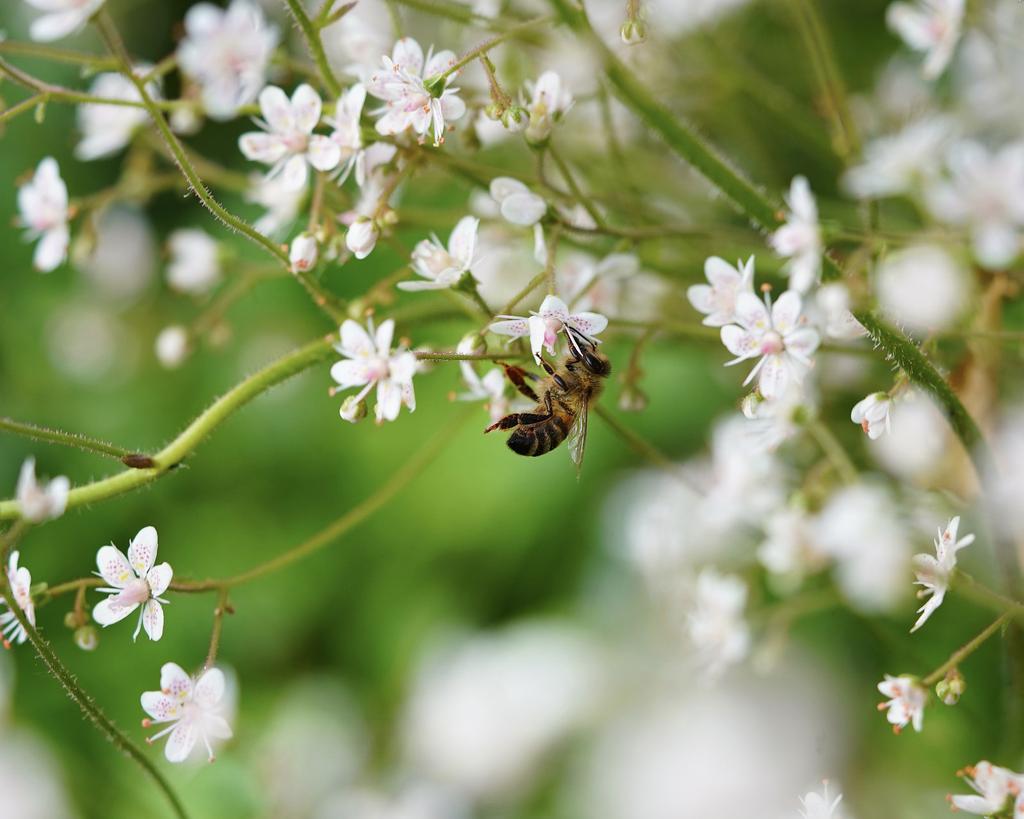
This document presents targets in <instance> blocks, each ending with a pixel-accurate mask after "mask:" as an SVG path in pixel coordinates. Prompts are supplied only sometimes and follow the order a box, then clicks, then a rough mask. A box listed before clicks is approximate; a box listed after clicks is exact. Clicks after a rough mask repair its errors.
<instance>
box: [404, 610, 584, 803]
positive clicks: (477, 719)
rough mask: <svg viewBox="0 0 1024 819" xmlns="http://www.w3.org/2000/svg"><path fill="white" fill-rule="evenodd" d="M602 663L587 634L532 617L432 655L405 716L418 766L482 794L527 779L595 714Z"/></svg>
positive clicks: (496, 793) (502, 791) (506, 790)
mask: <svg viewBox="0 0 1024 819" xmlns="http://www.w3.org/2000/svg"><path fill="white" fill-rule="evenodd" d="M601 680H602V677H601V666H600V660H599V656H598V654H597V652H596V649H595V648H594V646H592V645H591V643H590V642H589V640H588V639H587V638H586V637H585V636H584V635H582V634H580V633H578V632H576V631H575V630H573V629H571V628H569V627H567V626H562V625H559V624H556V623H542V622H538V623H530V624H524V625H519V626H515V627H512V628H508V629H505V630H503V631H501V632H497V633H492V634H487V633H485V634H480V635H477V636H474V637H470V638H468V639H466V640H465V641H463V642H461V643H458V644H455V645H453V646H451V647H450V648H448V649H447V650H442V651H441V652H439V653H435V654H434V655H433V656H429V657H428V658H427V660H426V661H425V662H424V664H423V667H422V669H421V670H420V672H419V674H418V675H417V678H416V681H415V683H414V686H413V691H412V694H411V697H410V701H409V703H408V707H407V711H406V717H405V730H404V734H405V744H406V748H407V751H408V753H409V756H410V758H411V760H412V762H413V763H414V764H415V766H416V768H417V769H418V770H420V771H422V772H424V773H425V774H427V775H428V776H430V777H431V778H432V779H433V780H434V781H436V782H439V783H441V784H445V785H449V786H452V787H454V788H456V789H457V790H459V791H461V792H463V793H465V794H467V795H470V796H474V797H477V798H480V799H485V800H487V799H494V798H499V797H502V796H506V795H508V794H510V793H512V792H515V791H517V790H518V789H520V788H522V787H524V786H525V785H527V784H528V783H529V781H530V779H531V778H532V777H533V776H534V775H535V774H536V773H538V772H539V771H540V770H541V766H542V765H543V762H544V758H545V757H546V755H547V754H548V753H549V752H550V751H552V750H553V749H554V748H555V746H557V745H558V744H559V743H560V742H561V741H562V740H564V739H565V738H566V737H567V736H568V735H569V734H570V733H571V732H572V731H573V729H575V728H576V727H577V726H579V725H580V724H581V722H582V721H583V720H584V719H585V718H586V717H588V716H589V714H590V712H591V711H592V709H593V708H594V706H595V705H596V703H597V698H598V696H599V693H600V683H601Z"/></svg>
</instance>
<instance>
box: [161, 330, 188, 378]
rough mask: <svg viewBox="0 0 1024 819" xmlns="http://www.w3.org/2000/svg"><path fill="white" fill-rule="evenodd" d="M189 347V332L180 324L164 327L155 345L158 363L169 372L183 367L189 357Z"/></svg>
mask: <svg viewBox="0 0 1024 819" xmlns="http://www.w3.org/2000/svg"><path fill="white" fill-rule="evenodd" d="M188 347H189V343H188V330H186V329H185V328H184V327H182V326H181V325H180V324H172V325H170V326H169V327H164V329H163V330H161V331H160V334H159V335H158V336H157V337H156V342H155V343H154V345H153V349H154V351H155V352H156V358H157V361H159V362H160V364H161V365H162V366H164V367H165V368H167V369H168V370H173V369H174V368H175V367H180V366H181V364H182V362H183V361H184V360H185V359H186V357H188V352H189V349H188Z"/></svg>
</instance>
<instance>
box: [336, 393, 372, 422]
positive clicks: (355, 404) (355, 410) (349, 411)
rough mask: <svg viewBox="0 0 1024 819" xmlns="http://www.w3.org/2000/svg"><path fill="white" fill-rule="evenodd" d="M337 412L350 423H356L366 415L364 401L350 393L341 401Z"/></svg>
mask: <svg viewBox="0 0 1024 819" xmlns="http://www.w3.org/2000/svg"><path fill="white" fill-rule="evenodd" d="M339 414H340V415H341V417H342V418H344V419H345V420H346V421H348V422H349V423H350V424H356V423H358V422H359V421H362V420H363V419H364V418H365V417H366V402H365V401H364V400H363V399H362V398H357V397H356V396H354V395H350V396H349V397H348V398H346V399H345V400H344V401H342V402H341V411H340V413H339Z"/></svg>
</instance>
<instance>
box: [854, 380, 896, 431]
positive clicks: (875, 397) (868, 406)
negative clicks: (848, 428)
mask: <svg viewBox="0 0 1024 819" xmlns="http://www.w3.org/2000/svg"><path fill="white" fill-rule="evenodd" d="M891 409H892V398H891V397H890V396H889V393H887V392H873V393H871V394H870V395H869V396H867V397H866V398H862V399H861V400H860V401H858V402H857V403H856V404H854V405H853V410H851V412H850V420H851V421H853V423H855V424H860V426H861V429H863V430H864V432H865V433H867V436H868V437H869V438H870V439H871V440H872V441H874V440H875V439H876V438H878V437H880V436H881V434H882V433H883V432H892V423H891V421H890V420H889V411H890V410H891Z"/></svg>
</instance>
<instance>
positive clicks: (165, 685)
mask: <svg viewBox="0 0 1024 819" xmlns="http://www.w3.org/2000/svg"><path fill="white" fill-rule="evenodd" d="M160 690H161V691H163V692H164V693H165V694H166V695H167V696H168V697H172V698H174V699H176V700H179V701H181V702H184V701H185V700H187V699H188V698H189V697H190V696H191V695H192V678H191V677H190V676H189V675H188V674H186V673H185V669H183V668H182V667H181V666H180V665H178V664H177V663H164V664H163V666H161V668H160Z"/></svg>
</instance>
